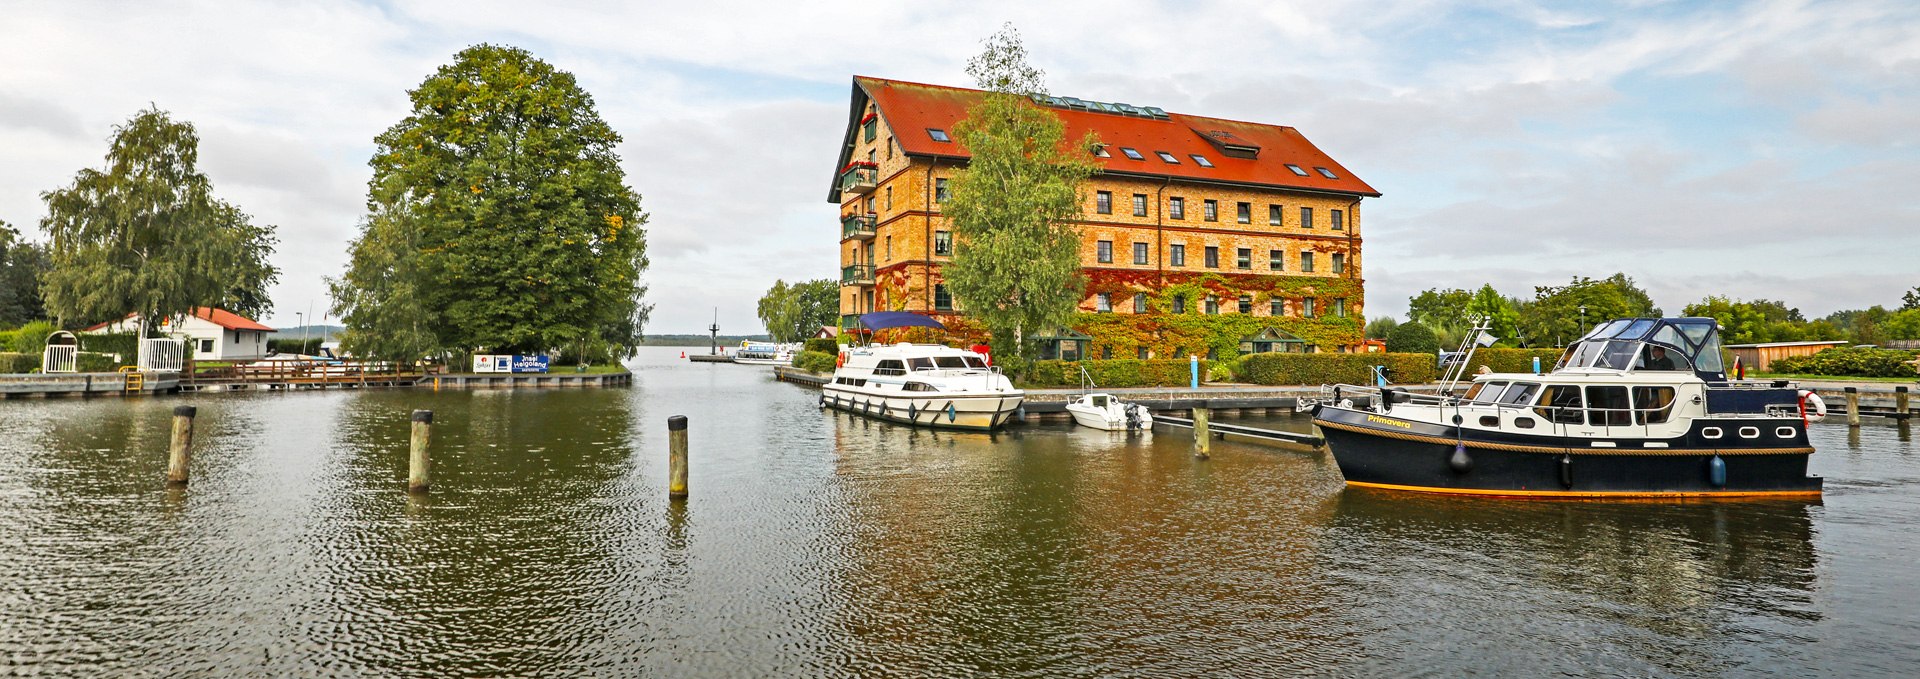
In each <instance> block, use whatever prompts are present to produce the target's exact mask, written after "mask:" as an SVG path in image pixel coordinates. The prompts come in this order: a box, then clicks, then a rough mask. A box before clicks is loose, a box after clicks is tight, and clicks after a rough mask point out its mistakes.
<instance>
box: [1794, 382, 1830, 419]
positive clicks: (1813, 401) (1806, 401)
mask: <svg viewBox="0 0 1920 679" xmlns="http://www.w3.org/2000/svg"><path fill="white" fill-rule="evenodd" d="M1808 406H1812V408H1808ZM1825 419H1827V402H1826V401H1824V400H1821V399H1820V395H1819V394H1816V393H1813V390H1811V389H1801V390H1800V421H1801V422H1802V423H1811V422H1819V421H1821V420H1825Z"/></svg>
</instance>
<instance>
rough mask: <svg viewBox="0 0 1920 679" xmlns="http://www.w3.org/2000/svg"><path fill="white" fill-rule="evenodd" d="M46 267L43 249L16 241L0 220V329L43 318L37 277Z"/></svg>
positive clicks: (44, 313) (43, 310) (18, 239)
mask: <svg viewBox="0 0 1920 679" xmlns="http://www.w3.org/2000/svg"><path fill="white" fill-rule="evenodd" d="M47 266H48V264H47V248H46V246H43V245H40V244H38V243H29V242H25V241H22V240H20V232H19V231H15V230H14V228H13V227H12V226H11V225H8V224H7V223H6V221H4V220H0V328H13V327H18V326H20V325H21V324H23V323H26V322H27V321H31V320H34V319H37V318H45V317H46V315H47V311H46V308H45V304H43V303H42V302H41V299H40V276H41V275H42V274H44V273H46V270H47Z"/></svg>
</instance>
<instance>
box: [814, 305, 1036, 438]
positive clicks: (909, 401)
mask: <svg viewBox="0 0 1920 679" xmlns="http://www.w3.org/2000/svg"><path fill="white" fill-rule="evenodd" d="M906 317H912V318H906ZM861 324H862V325H863V326H864V327H865V328H870V329H884V328H889V327H901V326H905V325H917V326H925V327H935V328H942V327H944V326H941V325H940V324H939V321H937V320H934V319H932V318H928V317H926V316H920V315H918V314H912V313H908V312H876V313H870V314H866V315H864V316H862V317H861ZM836 363H837V364H838V367H836V368H835V369H834V371H833V379H832V380H830V381H828V382H827V383H826V384H825V385H822V386H821V389H820V403H821V404H822V405H824V406H826V407H829V408H834V409H838V410H845V411H848V412H851V413H856V414H860V415H865V416H867V417H872V418H875V419H880V420H886V421H889V422H900V423H904V424H911V425H917V426H924V427H938V428H945V429H972V430H991V429H995V428H997V427H999V426H1001V425H1003V424H1005V423H1006V422H1007V420H1009V419H1011V418H1012V417H1013V415H1014V413H1015V412H1016V411H1017V410H1018V409H1019V408H1020V404H1021V403H1022V402H1023V401H1025V400H1026V392H1024V391H1021V390H1020V389H1016V388H1014V386H1013V382H1012V381H1011V380H1008V379H1007V378H1006V376H1005V375H1002V374H1001V373H1000V370H999V369H998V368H995V367H992V366H990V365H988V364H987V358H986V357H985V356H982V355H980V354H978V353H975V352H972V351H968V350H966V349H958V348H954V347H949V346H945V345H940V344H910V343H904V342H902V343H898V344H887V345H872V346H860V347H848V348H845V349H842V350H841V352H840V356H839V358H838V359H837V360H836Z"/></svg>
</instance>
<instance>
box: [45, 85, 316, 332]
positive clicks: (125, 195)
mask: <svg viewBox="0 0 1920 679" xmlns="http://www.w3.org/2000/svg"><path fill="white" fill-rule="evenodd" d="M199 155H200V136H199V134H197V133H196V132H195V131H194V129H193V125H192V124H191V123H186V122H176V121H174V120H173V119H172V118H171V117H169V116H168V114H167V113H166V112H165V111H160V110H158V109H148V110H145V111H141V112H140V114H139V115H136V116H134V117H133V119H132V120H129V121H127V123H126V124H125V125H121V126H118V127H115V128H114V133H113V140H112V142H111V143H110V144H109V146H108V149H107V156H106V160H107V167H106V168H105V169H104V170H93V169H85V170H81V171H80V173H79V174H78V175H76V176H75V177H74V180H73V184H72V185H71V186H68V187H66V188H62V189H56V190H53V191H48V192H46V193H43V194H41V199H42V200H45V201H46V203H47V216H46V217H45V218H44V219H42V220H41V222H40V228H41V229H43V230H45V231H46V232H47V234H48V236H49V237H50V240H51V243H50V245H49V248H48V254H49V259H50V260H51V261H50V267H51V268H50V269H49V270H48V271H47V273H46V276H45V277H44V278H43V284H44V287H43V294H44V295H45V298H46V304H47V307H48V310H50V311H52V312H53V313H54V315H56V316H58V317H59V318H60V319H61V321H62V323H63V324H72V323H76V322H83V321H89V320H106V319H111V318H118V317H120V316H121V315H123V314H126V313H128V312H130V311H138V312H140V313H141V317H142V318H143V319H144V322H145V323H146V324H147V326H148V328H149V329H152V328H155V327H157V326H158V325H159V323H160V321H161V320H163V319H166V318H172V317H179V316H184V315H185V314H187V313H190V312H191V311H192V310H193V309H194V307H201V306H208V307H224V308H227V309H231V310H233V311H236V312H239V313H243V314H252V315H256V316H257V315H261V314H264V313H265V312H266V311H267V310H269V309H270V308H271V307H272V303H271V301H270V300H268V299H267V292H266V290H267V287H268V286H269V285H271V284H272V283H273V282H274V280H276V279H277V278H278V277H279V269H277V268H275V267H274V266H273V265H272V264H271V263H269V262H268V258H269V257H271V256H272V254H273V248H274V244H275V242H276V241H275V239H274V236H273V233H274V228H273V227H272V226H255V225H254V224H253V223H252V222H251V220H250V218H249V217H248V216H247V215H246V213H244V212H241V211H240V209H239V208H237V207H235V206H233V205H232V204H229V203H226V202H224V201H221V200H219V199H217V198H215V197H214V196H213V188H212V184H211V183H210V182H209V181H208V180H207V176H206V175H204V174H201V173H200V171H199V169H198V167H197V163H198V161H199Z"/></svg>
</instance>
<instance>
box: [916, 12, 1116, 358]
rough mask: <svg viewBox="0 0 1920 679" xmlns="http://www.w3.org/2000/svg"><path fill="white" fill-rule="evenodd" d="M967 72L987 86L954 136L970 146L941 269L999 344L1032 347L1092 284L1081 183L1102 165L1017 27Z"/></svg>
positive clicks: (950, 207) (1028, 352)
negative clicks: (1062, 109)
mask: <svg viewBox="0 0 1920 679" xmlns="http://www.w3.org/2000/svg"><path fill="white" fill-rule="evenodd" d="M967 72H968V73H969V74H971V75H972V76H973V78H974V81H975V82H976V83H977V84H978V85H979V86H980V87H981V88H982V89H985V90H987V94H986V96H984V97H982V98H981V100H980V102H979V103H977V104H975V105H974V106H972V107H971V108H969V109H968V110H967V117H966V119H965V120H962V121H960V122H959V123H957V124H955V125H954V132H955V137H956V138H957V139H958V141H959V142H960V143H961V144H963V145H965V146H966V148H967V150H968V151H969V152H970V153H971V154H972V158H971V159H970V160H969V161H968V164H967V167H966V168H965V169H964V170H961V171H959V172H956V173H955V176H954V178H953V182H952V198H951V199H950V200H949V201H948V202H947V203H946V205H945V206H943V207H942V208H941V210H942V212H943V213H944V214H945V215H946V216H947V218H948V220H949V222H950V223H952V224H953V229H954V234H955V242H954V256H953V261H952V263H950V264H948V265H947V266H946V267H944V268H943V269H942V275H943V276H944V278H945V282H946V285H947V287H948V289H949V290H951V291H952V293H953V297H954V300H955V302H956V303H957V305H958V306H960V307H961V308H964V309H966V310H967V314H968V315H969V316H971V317H973V318H975V319H977V320H979V321H980V323H981V324H982V325H984V326H985V327H986V328H987V330H988V332H990V333H991V334H992V336H993V340H992V341H993V346H994V348H995V351H996V352H998V353H1000V354H1004V355H1013V356H1019V357H1022V358H1026V357H1031V356H1032V355H1033V349H1034V344H1033V339H1034V338H1035V337H1037V336H1040V335H1042V334H1045V333H1049V332H1051V331H1053V330H1054V329H1056V328H1059V327H1062V326H1064V325H1065V324H1066V322H1067V319H1068V318H1069V317H1070V316H1071V315H1072V314H1073V312H1074V309H1075V308H1076V307H1077V306H1078V304H1079V303H1080V300H1081V298H1082V297H1083V296H1084V292H1085V285H1086V284H1085V281H1083V280H1082V279H1081V275H1080V233H1079V231H1078V230H1077V229H1075V228H1074V226H1073V221H1074V220H1075V219H1077V218H1079V216H1080V210H1081V208H1080V203H1081V186H1082V184H1083V183H1084V182H1085V181H1086V179H1087V178H1088V177H1090V176H1092V175H1093V173H1094V171H1095V166H1094V165H1093V163H1092V162H1091V161H1090V160H1089V158H1090V156H1089V154H1088V153H1087V149H1088V148H1089V146H1090V145H1091V144H1093V143H1094V142H1095V140H1094V139H1093V138H1092V136H1091V135H1089V136H1088V137H1087V138H1085V139H1082V140H1078V141H1072V142H1069V141H1068V140H1067V139H1066V129H1065V125H1064V124H1063V123H1062V122H1061V120H1060V117H1059V116H1057V115H1054V114H1053V112H1051V111H1048V110H1046V109H1043V108H1041V107H1039V106H1037V105H1035V104H1034V103H1033V100H1032V99H1031V97H1032V96H1033V95H1038V94H1042V93H1044V91H1045V88H1044V87H1043V85H1042V84H1041V82H1040V79H1041V73H1040V71H1039V70H1037V69H1034V68H1033V67H1031V66H1029V65H1028V64H1027V61H1026V50H1025V48H1024V47H1023V46H1022V45H1021V42H1020V37H1019V34H1018V33H1016V32H1014V30H1013V28H1012V27H1011V26H1008V27H1007V28H1005V29H1003V30H1002V32H1001V33H999V34H996V35H995V36H993V37H991V38H989V39H988V40H987V41H986V49H985V50H984V51H983V52H982V53H981V54H980V55H978V56H976V57H974V58H973V59H972V60H970V61H968V63H967Z"/></svg>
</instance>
